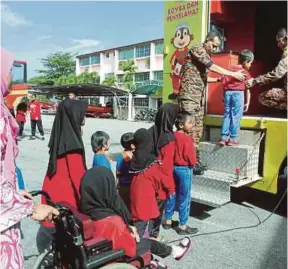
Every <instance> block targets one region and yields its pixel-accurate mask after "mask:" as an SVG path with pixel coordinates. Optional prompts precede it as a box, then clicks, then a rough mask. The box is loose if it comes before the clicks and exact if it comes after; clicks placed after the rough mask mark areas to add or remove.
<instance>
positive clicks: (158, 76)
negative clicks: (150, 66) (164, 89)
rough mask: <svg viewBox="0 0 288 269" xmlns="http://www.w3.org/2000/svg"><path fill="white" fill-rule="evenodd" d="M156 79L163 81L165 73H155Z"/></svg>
mask: <svg viewBox="0 0 288 269" xmlns="http://www.w3.org/2000/svg"><path fill="white" fill-rule="evenodd" d="M154 79H155V80H161V81H162V80H163V71H155V72H154Z"/></svg>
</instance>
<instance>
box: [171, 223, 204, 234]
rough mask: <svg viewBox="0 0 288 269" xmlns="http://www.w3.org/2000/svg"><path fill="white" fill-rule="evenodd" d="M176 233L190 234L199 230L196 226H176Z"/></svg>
mask: <svg viewBox="0 0 288 269" xmlns="http://www.w3.org/2000/svg"><path fill="white" fill-rule="evenodd" d="M176 232H177V234H179V235H190V234H196V233H198V232H199V230H198V229H197V228H191V227H190V226H188V225H186V229H181V228H180V227H178V228H177V229H176Z"/></svg>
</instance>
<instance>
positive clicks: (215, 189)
mask: <svg viewBox="0 0 288 269" xmlns="http://www.w3.org/2000/svg"><path fill="white" fill-rule="evenodd" d="M260 179H261V177H259V176H258V175H254V176H252V177H248V178H247V177H240V178H239V179H237V177H236V175H233V174H227V173H223V172H218V171H213V170H207V171H205V173H204V175H201V176H194V178H193V183H192V190H191V197H192V201H193V202H197V203H201V204H205V205H209V206H212V207H218V206H221V205H224V204H226V203H229V202H230V200H231V187H236V188H238V187H241V186H244V185H247V184H250V183H252V182H255V181H258V180H260Z"/></svg>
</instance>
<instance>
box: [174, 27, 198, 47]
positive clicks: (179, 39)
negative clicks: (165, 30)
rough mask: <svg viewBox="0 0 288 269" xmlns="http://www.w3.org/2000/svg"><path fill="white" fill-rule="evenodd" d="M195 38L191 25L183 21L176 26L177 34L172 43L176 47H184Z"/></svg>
mask: <svg viewBox="0 0 288 269" xmlns="http://www.w3.org/2000/svg"><path fill="white" fill-rule="evenodd" d="M192 40H193V35H192V34H190V30H189V27H188V25H187V24H186V23H181V24H179V25H178V26H177V27H176V31H175V35H174V37H173V38H172V39H171V43H172V44H173V45H174V47H175V48H176V49H184V48H186V47H188V46H189V45H190V43H191V41H192Z"/></svg>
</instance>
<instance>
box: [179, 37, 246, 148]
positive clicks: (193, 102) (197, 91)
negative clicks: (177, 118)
mask: <svg viewBox="0 0 288 269" xmlns="http://www.w3.org/2000/svg"><path fill="white" fill-rule="evenodd" d="M220 44H221V36H220V34H219V33H218V32H214V31H212V32H209V33H208V35H207V36H206V38H205V41H204V43H203V44H201V45H196V46H193V47H192V48H191V50H190V51H189V53H188V54H187V58H186V63H185V65H184V67H183V70H182V74H181V82H180V94H179V97H178V103H179V106H180V109H181V110H184V111H187V112H189V113H190V114H191V115H192V117H193V130H192V134H191V136H192V137H193V139H194V141H195V144H196V146H197V145H198V143H199V141H200V139H201V138H202V134H203V118H204V105H205V90H206V86H207V82H217V81H220V79H218V78H208V76H207V75H208V72H209V71H213V72H215V73H218V74H220V75H224V76H232V77H234V78H236V79H238V80H241V81H243V80H245V76H244V74H243V71H237V72H231V71H228V70H226V69H224V68H222V67H220V66H218V65H216V64H215V63H214V62H213V61H212V59H211V54H212V52H213V51H215V50H217V49H218V48H219V46H220ZM220 101H221V100H219V102H220Z"/></svg>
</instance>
